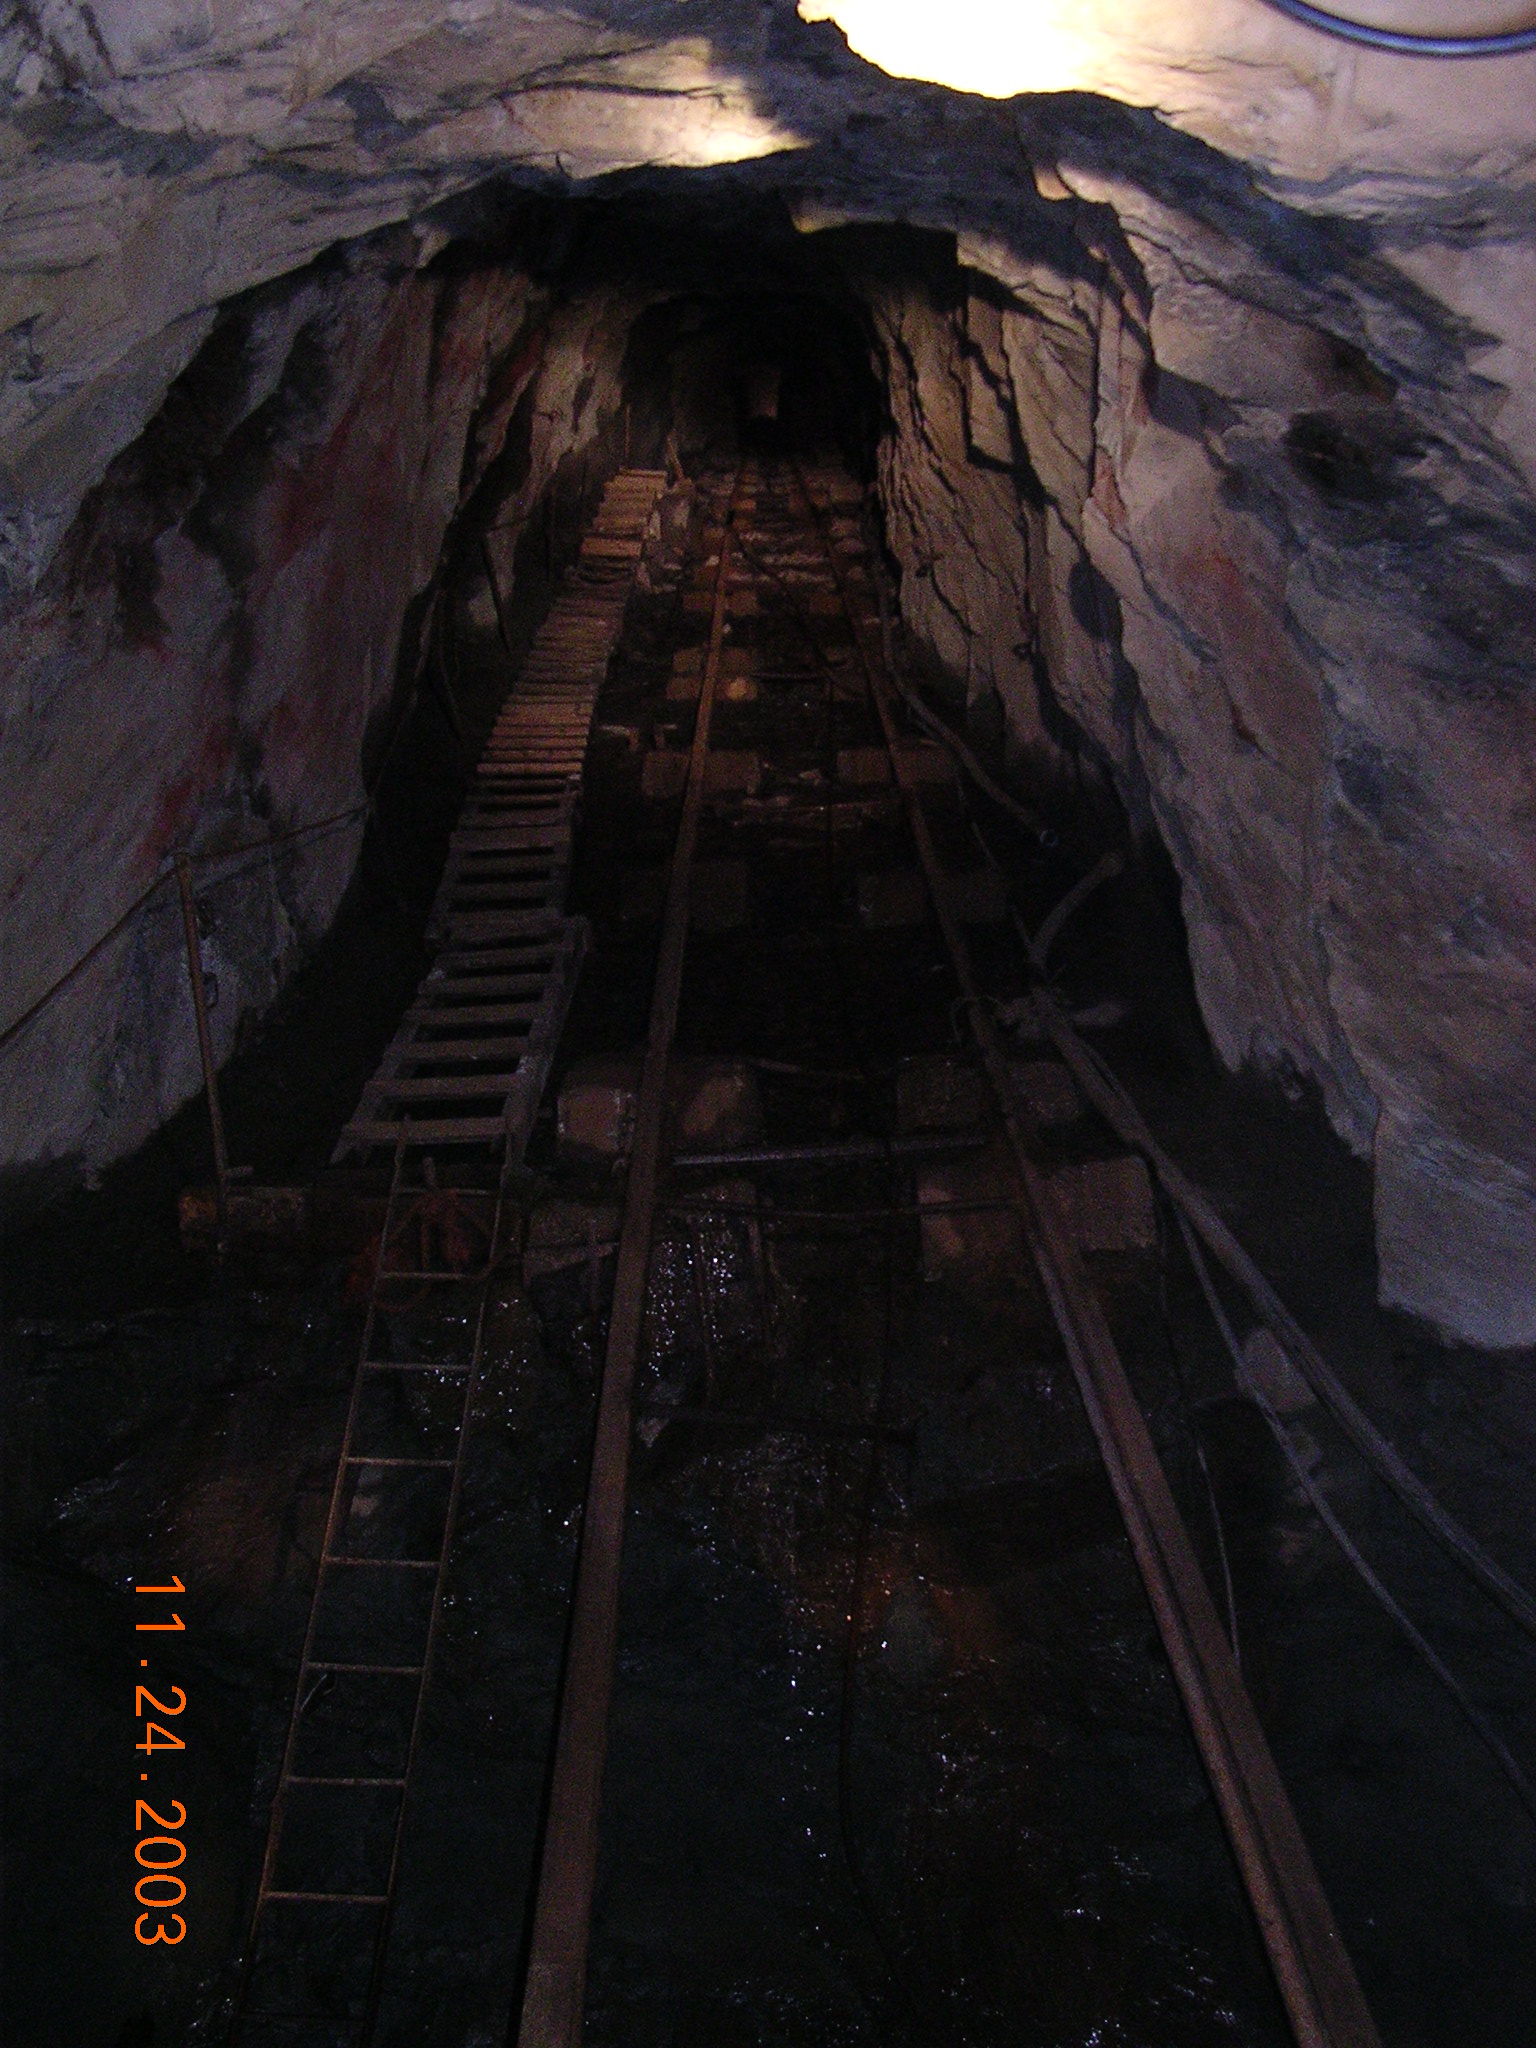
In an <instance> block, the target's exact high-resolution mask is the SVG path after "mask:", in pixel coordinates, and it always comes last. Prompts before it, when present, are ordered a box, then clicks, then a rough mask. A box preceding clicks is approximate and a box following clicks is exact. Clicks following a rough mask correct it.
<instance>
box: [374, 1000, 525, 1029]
mask: <svg viewBox="0 0 1536 2048" xmlns="http://www.w3.org/2000/svg"><path fill="white" fill-rule="evenodd" d="M538 1013H539V1005H538V1003H455V1004H448V1003H443V1004H441V1005H439V1004H436V1003H413V1004H412V1005H411V1007H410V1009H408V1010H407V1011H406V1013H405V1016H406V1022H407V1023H409V1024H417V1025H421V1024H436V1025H439V1026H441V1025H443V1024H476V1025H479V1024H516V1023H518V1022H519V1021H520V1020H522V1019H525V1018H531V1017H536V1016H537V1015H538Z"/></svg>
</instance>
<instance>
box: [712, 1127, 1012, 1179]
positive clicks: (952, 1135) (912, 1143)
mask: <svg viewBox="0 0 1536 2048" xmlns="http://www.w3.org/2000/svg"><path fill="white" fill-rule="evenodd" d="M991 1142H992V1140H991V1136H990V1134H989V1133H988V1132H986V1131H932V1132H928V1131H925V1132H922V1133H919V1134H916V1135H914V1136H912V1137H906V1138H845V1139H844V1140H843V1142H842V1143H841V1144H834V1145H756V1146H751V1145H748V1146H743V1147H742V1148H741V1150H739V1151H736V1152H678V1153H675V1154H674V1155H673V1158H672V1164H673V1165H674V1166H675V1167H688V1168H690V1169H692V1168H703V1169H707V1170H708V1171H709V1172H711V1173H726V1172H729V1171H730V1170H731V1168H732V1167H736V1166H857V1165H859V1164H861V1163H862V1162H863V1161H865V1160H871V1161H878V1160H883V1159H926V1158H927V1157H928V1155H929V1154H930V1153H933V1152H977V1151H980V1150H981V1149H982V1148H983V1147H984V1146H986V1145H989V1144H990V1143H991Z"/></svg>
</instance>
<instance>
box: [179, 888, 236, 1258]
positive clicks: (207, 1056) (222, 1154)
mask: <svg viewBox="0 0 1536 2048" xmlns="http://www.w3.org/2000/svg"><path fill="white" fill-rule="evenodd" d="M176 887H177V889H178V890H179V891H180V894H181V921H182V926H183V928H184V930H185V932H186V935H187V973H188V975H189V977H190V979H191V982H192V1007H193V1009H194V1010H195V1011H196V1013H197V1049H198V1052H199V1054H200V1055H201V1057H202V1062H203V1086H204V1088H205V1089H206V1090H207V1092H208V1121H209V1123H210V1124H211V1125H212V1126H213V1177H214V1187H215V1201H216V1202H217V1204H218V1218H219V1257H220V1258H223V1256H224V1253H225V1251H226V1249H227V1248H228V1244H229V1153H228V1151H227V1150H226V1149H225V1145H224V1112H223V1110H222V1109H221V1108H220V1107H219V1077H218V1074H217V1073H216V1071H215V1069H214V1064H213V1033H212V1032H211V1031H210V1029H209V1028H208V991H207V989H206V988H205V987H204V985H203V949H202V947H201V945H200V944H199V942H198V936H197V904H196V903H195V901H194V900H193V896H192V868H191V864H190V863H189V861H188V860H187V856H186V855H185V854H184V853H178V854H177V856H176Z"/></svg>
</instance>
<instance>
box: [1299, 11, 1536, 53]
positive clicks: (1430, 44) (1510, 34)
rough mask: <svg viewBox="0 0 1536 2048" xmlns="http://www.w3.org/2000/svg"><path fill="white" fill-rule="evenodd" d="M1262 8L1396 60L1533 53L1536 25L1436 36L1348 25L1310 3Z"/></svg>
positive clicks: (1362, 24) (1367, 24)
mask: <svg viewBox="0 0 1536 2048" xmlns="http://www.w3.org/2000/svg"><path fill="white" fill-rule="evenodd" d="M1265 5H1266V6H1269V7H1272V8H1274V10H1275V12H1276V13H1277V14H1284V15H1287V16H1288V17H1289V18H1290V19H1291V20H1292V21H1297V22H1300V23H1301V25H1302V27H1303V28H1310V29H1315V30H1316V31H1317V32H1318V34H1319V35H1325V36H1333V37H1335V38H1336V39H1337V40H1338V41H1340V42H1345V43H1359V44H1361V45H1362V46H1363V47H1364V48H1366V49H1369V50H1389V51H1391V52H1393V53H1394V54H1395V55H1397V56H1399V57H1514V56H1518V55H1520V53H1521V52H1522V51H1525V50H1536V22H1533V23H1532V25H1531V26H1530V27H1529V28H1512V29H1499V30H1496V31H1494V32H1492V33H1490V34H1487V35H1474V36H1435V35H1420V34H1416V33H1415V32H1413V31H1412V30H1408V29H1396V28H1377V27H1375V26H1373V25H1372V24H1371V23H1370V22H1365V21H1351V20H1350V19H1349V17H1348V16H1347V15H1344V14H1334V13H1332V12H1331V11H1330V10H1329V9H1328V8H1326V7H1314V6H1312V5H1311V4H1310V0H1265Z"/></svg>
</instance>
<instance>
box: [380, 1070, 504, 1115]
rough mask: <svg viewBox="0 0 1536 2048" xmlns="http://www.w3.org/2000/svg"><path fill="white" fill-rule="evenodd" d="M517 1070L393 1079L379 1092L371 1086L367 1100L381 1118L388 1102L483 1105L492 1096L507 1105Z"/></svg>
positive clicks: (411, 1076)
mask: <svg viewBox="0 0 1536 2048" xmlns="http://www.w3.org/2000/svg"><path fill="white" fill-rule="evenodd" d="M516 1078H517V1075H516V1070H515V1069H513V1070H511V1071H509V1072H506V1073H500V1074H497V1073H489V1074H416V1075H392V1076H391V1077H390V1079H389V1080H387V1081H383V1082H380V1083H379V1085H378V1087H377V1088H376V1089H375V1087H374V1085H373V1084H372V1083H371V1082H370V1083H369V1085H368V1087H367V1088H366V1089H365V1090H364V1091H363V1100H364V1102H365V1103H367V1104H368V1105H369V1107H370V1109H372V1110H373V1111H374V1113H375V1114H377V1111H378V1108H379V1105H380V1104H382V1103H386V1102H482V1101H485V1100H487V1099H489V1098H490V1097H492V1096H495V1097H497V1098H499V1099H500V1100H501V1101H503V1102H504V1101H505V1100H506V1098H507V1091H508V1090H509V1089H510V1088H511V1086H512V1083H513V1081H514V1080H515V1079H516Z"/></svg>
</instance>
